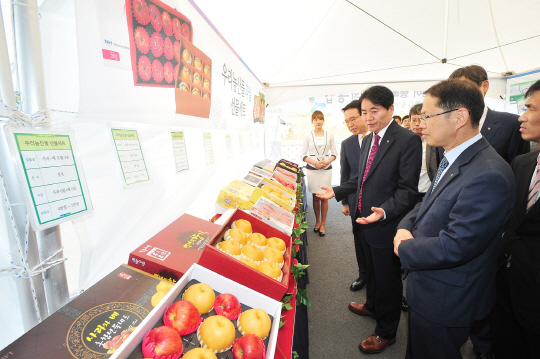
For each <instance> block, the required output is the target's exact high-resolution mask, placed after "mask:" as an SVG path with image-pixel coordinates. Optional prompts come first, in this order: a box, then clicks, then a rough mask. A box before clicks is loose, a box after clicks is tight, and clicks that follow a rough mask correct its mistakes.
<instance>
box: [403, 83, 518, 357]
mask: <svg viewBox="0 0 540 359" xmlns="http://www.w3.org/2000/svg"><path fill="white" fill-rule="evenodd" d="M426 95H427V96H426V98H425V99H424V102H423V105H422V118H421V120H422V125H421V127H422V129H423V130H422V137H424V138H425V140H426V141H427V143H428V144H429V145H430V146H433V147H436V146H442V147H443V148H444V150H445V152H444V157H443V158H442V159H441V163H440V165H439V169H438V170H437V175H436V177H435V179H434V181H433V183H432V185H431V187H430V188H429V189H428V191H427V193H426V196H425V197H424V200H423V201H422V202H421V203H419V204H417V205H416V207H415V208H414V210H412V211H411V212H410V213H409V214H407V215H406V216H405V218H404V219H403V220H402V221H401V222H400V223H399V225H398V230H397V233H396V236H395V238H394V251H395V253H396V254H397V255H398V256H399V257H400V259H401V264H402V266H403V268H404V269H405V270H406V271H407V272H408V281H407V299H408V301H409V307H410V310H409V340H408V345H407V356H406V357H407V358H414V359H422V358H426V359H432V358H449V359H450V358H452V359H454V358H456V359H457V358H461V353H460V348H461V346H462V345H463V344H464V343H465V342H466V341H467V338H468V336H469V333H470V329H471V326H472V324H473V322H474V321H476V320H479V319H483V318H485V317H486V316H487V314H488V313H489V312H490V311H491V308H492V307H493V304H494V301H495V272H496V265H497V246H498V244H499V241H500V238H501V235H502V232H503V230H504V227H505V224H506V222H507V221H508V219H509V218H510V215H511V214H512V210H513V204H514V193H515V181H514V177H513V175H512V171H511V169H510V166H509V165H508V163H506V161H504V160H503V159H502V158H501V156H499V155H498V154H497V152H496V151H495V150H494V149H493V147H491V146H490V145H489V143H488V142H487V141H486V139H485V138H483V137H482V135H480V133H479V129H478V124H479V121H480V118H481V116H482V112H483V110H484V99H483V96H482V93H481V92H480V91H479V90H478V87H477V86H476V85H475V84H474V83H472V82H471V81H466V80H447V81H442V82H440V83H438V84H436V85H434V86H432V87H430V88H429V89H428V90H427V91H426Z"/></svg>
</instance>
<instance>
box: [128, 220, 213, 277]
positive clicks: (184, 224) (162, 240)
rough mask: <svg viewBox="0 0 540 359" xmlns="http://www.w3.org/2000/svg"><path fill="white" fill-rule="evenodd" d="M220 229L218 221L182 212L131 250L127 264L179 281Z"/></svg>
mask: <svg viewBox="0 0 540 359" xmlns="http://www.w3.org/2000/svg"><path fill="white" fill-rule="evenodd" d="M220 230H221V228H220V226H219V225H217V224H214V223H211V222H208V221H205V220H202V219H200V218H197V217H193V216H191V215H189V214H183V215H182V216H181V217H180V218H178V219H177V220H175V221H174V222H172V223H171V224H169V225H168V226H167V227H165V228H164V229H163V230H162V231H161V232H159V233H158V234H156V235H155V236H153V237H152V238H150V239H149V240H148V241H147V242H146V243H144V244H143V245H141V246H140V247H139V248H137V249H136V250H134V251H133V252H131V253H130V255H129V262H128V264H129V265H130V266H132V267H135V268H137V269H140V270H142V271H145V272H147V273H150V274H153V275H156V276H158V277H160V278H164V279H167V280H169V281H171V282H176V281H177V280H178V279H180V277H182V276H183V275H184V273H185V272H186V271H187V270H188V269H189V268H190V267H191V265H192V264H193V263H197V261H198V260H199V258H200V257H201V254H202V253H203V251H204V249H205V247H206V244H207V243H210V242H212V240H214V239H215V238H216V237H217V236H218V234H219V233H220Z"/></svg>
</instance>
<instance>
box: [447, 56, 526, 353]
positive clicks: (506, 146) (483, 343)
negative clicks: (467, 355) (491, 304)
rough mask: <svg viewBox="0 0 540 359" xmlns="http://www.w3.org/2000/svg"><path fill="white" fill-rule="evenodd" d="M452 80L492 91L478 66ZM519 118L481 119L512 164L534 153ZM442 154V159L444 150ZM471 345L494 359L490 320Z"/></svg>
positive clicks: (492, 114) (487, 114)
mask: <svg viewBox="0 0 540 359" xmlns="http://www.w3.org/2000/svg"><path fill="white" fill-rule="evenodd" d="M449 78H450V79H465V80H469V81H472V82H474V83H475V84H477V85H478V87H479V88H480V91H481V92H482V94H483V95H484V97H485V96H486V93H487V92H488V90H489V81H488V76H487V72H486V70H484V68H483V67H481V66H478V65H471V66H465V67H461V68H459V69H457V70H455V71H454V72H453V73H452V74H451V75H450V77H449ZM518 118H519V116H518V115H515V114H512V113H507V112H497V111H493V110H491V109H489V108H488V107H487V106H485V105H484V112H483V113H482V117H481V118H480V125H479V127H480V133H481V134H482V136H484V138H485V139H486V140H487V141H488V142H489V144H490V145H491V146H492V147H493V148H494V149H495V151H497V153H498V154H499V155H500V156H501V157H502V158H504V159H505V160H506V162H508V163H512V160H513V159H514V158H515V157H516V156H518V155H521V154H524V153H527V152H529V150H530V147H529V142H528V141H525V140H523V138H521V133H520V132H519V121H518ZM439 154H440V155H441V156H442V153H441V151H440V150H439ZM471 342H472V343H473V350H474V353H475V354H476V358H477V359H481V358H493V356H492V355H491V334H490V329H489V317H486V318H483V319H482V320H479V321H477V322H476V323H474V325H473V327H472V330H471Z"/></svg>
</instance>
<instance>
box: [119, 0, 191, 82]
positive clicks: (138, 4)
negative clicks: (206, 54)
mask: <svg viewBox="0 0 540 359" xmlns="http://www.w3.org/2000/svg"><path fill="white" fill-rule="evenodd" d="M125 1H126V16H127V22H128V29H129V39H130V52H131V67H132V70H133V80H134V83H135V86H151V87H170V88H173V87H174V85H175V68H179V67H180V64H181V58H180V48H181V43H182V42H183V41H191V40H192V39H193V26H192V24H191V20H189V19H188V18H187V17H186V16H184V15H183V14H181V13H180V12H178V11H176V10H175V9H173V8H172V7H170V6H168V5H166V4H164V3H162V2H161V1H158V0H125Z"/></svg>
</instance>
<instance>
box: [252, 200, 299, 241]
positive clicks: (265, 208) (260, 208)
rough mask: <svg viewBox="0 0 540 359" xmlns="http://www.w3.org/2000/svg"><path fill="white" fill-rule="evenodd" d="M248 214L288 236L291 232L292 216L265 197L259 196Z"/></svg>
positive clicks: (292, 225)
mask: <svg viewBox="0 0 540 359" xmlns="http://www.w3.org/2000/svg"><path fill="white" fill-rule="evenodd" d="M249 214H251V215H252V216H254V217H256V218H258V219H259V220H261V221H263V222H264V223H266V224H268V225H270V226H272V227H274V228H276V229H277V230H279V231H281V232H283V233H285V234H287V235H289V236H290V235H291V233H292V231H293V227H294V214H293V213H291V212H288V211H286V210H285V209H283V208H281V207H280V206H278V205H277V204H276V203H274V202H272V201H271V200H269V199H268V198H266V197H263V196H261V197H260V198H259V200H258V201H257V202H256V203H255V204H254V205H253V207H251V209H250V210H249Z"/></svg>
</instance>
